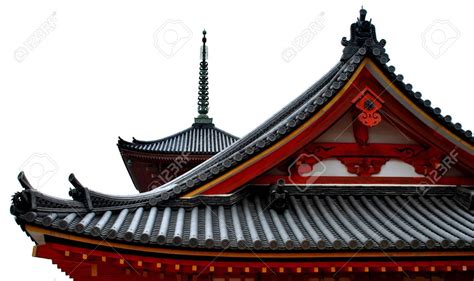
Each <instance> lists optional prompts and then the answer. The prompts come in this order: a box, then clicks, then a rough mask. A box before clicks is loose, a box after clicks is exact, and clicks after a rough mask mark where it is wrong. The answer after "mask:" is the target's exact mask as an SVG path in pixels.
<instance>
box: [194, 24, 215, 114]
mask: <svg viewBox="0 0 474 281" xmlns="http://www.w3.org/2000/svg"><path fill="white" fill-rule="evenodd" d="M206 34H207V32H206V30H203V31H202V35H203V36H202V47H201V63H200V67H199V96H198V113H199V115H198V117H196V118H194V123H212V118H209V117H208V116H207V113H208V112H209V87H208V84H209V83H208V81H207V80H208V77H207V75H208V73H207V56H208V53H207V46H206V42H207V38H206Z"/></svg>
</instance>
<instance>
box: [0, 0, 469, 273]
mask: <svg viewBox="0 0 474 281" xmlns="http://www.w3.org/2000/svg"><path fill="white" fill-rule="evenodd" d="M5 2H6V1H3V2H2V3H1V4H0V35H1V37H0V38H1V40H0V51H1V52H0V71H1V73H0V95H1V101H0V122H1V135H0V142H1V143H0V144H1V149H2V159H1V161H0V180H1V184H0V202H1V203H0V204H1V208H0V210H1V212H0V218H1V234H2V235H1V240H2V242H1V243H2V254H1V259H3V260H4V261H3V262H2V276H4V278H5V277H6V276H8V277H7V278H8V279H13V278H15V279H17V280H30V279H32V278H35V279H36V280H67V278H66V277H65V276H64V274H63V273H61V272H60V271H59V270H58V269H56V267H55V266H53V265H51V264H50V261H49V260H43V259H36V258H32V257H31V248H32V246H33V243H32V242H31V241H30V240H29V238H27V237H26V235H25V234H24V233H22V231H21V230H20V228H19V227H18V226H17V225H16V224H15V222H14V219H13V217H12V216H11V215H10V214H9V212H8V209H9V205H10V202H9V200H10V197H11V195H12V194H13V193H14V192H15V191H19V190H20V189H21V187H20V185H19V184H18V182H17V181H16V176H17V174H18V172H19V171H20V170H21V169H24V170H25V172H26V173H27V175H28V176H30V179H32V180H31V181H32V184H33V185H35V186H36V187H37V188H38V189H40V190H41V191H43V192H45V193H48V194H52V195H56V196H60V197H66V196H67V191H68V189H69V183H68V182H67V176H68V175H69V173H71V172H74V173H75V174H76V176H78V178H79V180H80V181H81V182H82V183H83V184H85V185H86V186H88V187H90V188H92V189H95V190H99V191H102V192H105V193H115V194H130V193H135V192H136V191H135V189H134V187H133V185H132V182H131V181H130V179H129V176H128V173H127V171H126V169H125V166H124V164H123V162H122V159H121V157H120V155H119V152H118V150H117V147H116V142H117V137H118V136H119V135H120V136H122V137H123V138H125V139H128V140H130V139H131V137H132V136H135V137H137V138H139V139H144V140H151V139H156V138H160V137H164V136H167V135H169V134H171V133H175V132H177V131H179V130H182V129H185V128H187V127H188V126H190V125H191V123H192V121H193V118H194V117H195V115H196V100H197V86H198V68H199V66H198V64H199V47H200V45H201V30H202V28H204V27H205V28H206V29H207V31H208V46H209V78H210V84H209V86H210V103H211V108H210V115H211V117H213V118H214V121H215V124H216V125H217V126H218V127H220V128H222V129H224V130H226V131H228V132H230V133H233V134H235V135H237V136H243V135H244V134H245V133H247V132H248V131H250V130H251V129H253V128H254V127H256V126H257V125H258V124H260V123H261V122H263V121H264V120H265V119H266V118H268V117H270V116H271V115H272V113H274V112H276V111H277V110H278V109H280V108H281V107H283V106H284V105H285V104H287V103H288V102H290V101H291V100H292V99H294V98H295V97H297V96H298V95H299V94H300V93H301V92H303V91H304V90H305V89H306V88H307V87H309V86H310V85H311V84H312V83H314V82H315V81H316V80H317V79H319V78H320V77H321V76H322V75H324V74H325V73H326V72H327V71H328V70H329V69H330V68H331V67H332V66H333V65H334V64H336V63H337V61H338V60H339V58H340V55H341V52H342V46H341V45H340V41H341V38H342V36H349V26H350V24H351V23H353V22H354V21H355V19H356V17H357V16H358V11H359V8H360V5H361V4H364V6H365V8H366V9H367V10H368V18H372V19H373V21H372V22H373V23H374V24H375V26H376V27H377V35H378V37H379V39H380V38H385V39H386V40H387V45H386V49H387V52H388V54H389V55H390V58H391V62H390V64H393V65H395V66H396V67H397V73H401V74H403V75H404V76H405V81H406V82H408V83H412V84H413V85H414V90H415V91H421V92H422V94H423V97H424V98H428V99H430V100H431V101H432V103H433V105H434V106H439V107H441V108H442V110H443V112H442V113H443V114H450V115H452V116H453V121H454V122H460V123H462V124H463V127H464V128H467V129H474V120H473V118H472V116H473V115H472V110H473V105H472V100H473V99H472V95H474V93H473V92H472V88H471V85H470V84H471V82H472V79H473V78H472V77H473V73H472V72H473V67H472V65H474V59H473V47H474V40H473V37H474V35H473V33H474V27H473V26H474V25H473V24H472V21H473V20H472V7H470V6H468V3H469V1H463V2H461V1H459V2H456V1H449V2H448V1H445V2H434V1H426V2H424V3H421V2H419V1H396V2H393V1H391V2H384V3H382V1H362V2H361V1H355V2H352V3H350V4H349V3H346V2H342V1H327V2H321V1H300V2H298V3H295V1H292V2H289V1H288V2H277V1H265V2H264V1H238V2H236V3H235V4H229V3H227V2H228V1H225V2H226V3H224V1H220V2H217V1H216V2H210V1H199V2H198V1H190V2H181V1H169V2H167V3H158V2H157V1H127V2H125V1H78V2H75V3H74V4H73V3H72V2H68V3H65V2H66V1H10V2H9V3H5ZM53 13H55V16H54V17H55V19H56V22H55V26H54V28H53V30H49V31H48V32H47V34H46V36H44V37H40V40H39V41H40V42H39V44H36V45H34V46H33V47H31V46H30V45H31V44H30V45H28V42H30V43H31V41H29V40H31V36H35V34H37V33H36V32H37V30H38V29H42V28H44V23H45V22H47V21H48V19H50V17H51V16H52V15H53ZM321 13H324V15H323V16H322V20H323V25H324V27H323V28H322V29H321V30H316V31H317V32H315V33H314V32H313V33H308V31H307V28H308V27H310V26H311V24H312V23H313V22H315V21H317V20H321V15H320V14H321ZM169 20H173V21H176V20H180V21H181V23H182V24H184V26H186V28H188V29H189V30H190V31H191V32H192V35H191V34H182V33H179V32H178V34H177V35H178V36H181V37H183V36H185V37H186V36H187V37H188V39H186V40H185V41H186V42H185V43H184V44H182V46H181V48H180V49H179V50H178V51H176V52H175V53H174V55H172V56H170V57H169V56H168V57H167V56H164V55H163V53H162V52H160V51H159V48H157V45H158V47H160V46H161V47H162V49H164V48H165V47H166V46H165V45H162V44H163V41H160V40H158V42H157V41H156V38H154V34H155V35H156V34H157V32H158V34H160V27H163V28H164V29H161V30H162V31H164V32H167V31H166V30H168V31H169V29H170V26H169V23H170V21H169ZM439 20H447V21H448V22H447V23H448V24H446V22H444V23H445V24H441V25H439V24H438V25H434V26H432V24H433V23H436V22H437V21H439ZM167 23H168V24H167ZM163 25H164V26H163ZM42 26H43V27H42ZM171 28H173V27H171ZM157 30H158V31H157ZM305 30H306V31H305ZM443 32H444V34H445V35H447V36H448V37H451V39H450V40H448V41H446V40H443ZM424 33H425V34H426V35H427V36H425V38H426V39H425V43H426V44H425V45H426V46H425V47H423V39H422V34H424ZM304 34H306V35H308V34H310V35H312V36H311V37H313V38H312V39H311V40H309V42H306V43H303V46H304V47H303V48H301V50H299V51H298V52H297V53H296V56H295V57H294V58H293V59H292V60H290V61H289V62H287V61H285V60H284V59H283V58H282V53H283V51H284V50H285V49H287V48H288V47H292V46H293V47H294V42H295V41H296V42H299V41H298V40H299V39H298V38H301V36H302V35H304ZM453 34H454V35H453ZM161 35H163V34H161ZM172 36H173V33H172V32H171V33H169V32H168V33H166V36H165V37H166V39H167V40H171V39H172ZM25 42H27V43H25ZM181 42H183V41H181ZM36 43H38V42H36ZM160 44H161V45H160ZM300 47H301V46H300ZM18 48H20V51H21V50H23V51H24V49H25V48H26V49H27V51H28V53H27V55H26V56H23V57H20V58H19V56H20V55H22V53H18V51H16V50H17V49H18ZM440 48H441V49H440ZM439 50H441V52H442V54H441V55H440V56H438V55H436V54H437V51H439ZM162 51H163V50H162ZM430 52H431V53H435V56H433V55H432V54H430ZM165 54H166V51H165ZM15 56H16V57H15ZM42 154H43V156H44V155H46V156H45V157H43V158H41V157H38V155H42ZM31 157H33V158H31ZM37 162H39V163H40V164H44V167H46V170H47V171H50V173H47V174H42V173H41V169H40V168H41V167H39V166H38V165H35V163H37ZM47 165H50V167H51V168H48V167H47ZM35 175H40V176H39V177H38V178H34V176H35ZM41 175H45V176H44V177H41ZM32 176H33V178H31V177H32Z"/></svg>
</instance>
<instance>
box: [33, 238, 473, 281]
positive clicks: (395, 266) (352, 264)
mask: <svg viewBox="0 0 474 281" xmlns="http://www.w3.org/2000/svg"><path fill="white" fill-rule="evenodd" d="M374 254H375V255H376V256H377V255H379V256H380V257H378V258H377V260H375V261H374V260H373V259H371V258H359V257H358V256H357V253H356V254H355V255H354V257H353V258H351V259H347V257H346V258H343V259H337V253H334V257H332V258H331V260H327V259H324V258H318V259H307V260H304V261H289V260H288V259H284V260H282V261H265V262H262V260H261V259H260V258H259V257H258V253H256V254H255V256H256V258H255V259H252V260H248V259H234V260H232V261H228V260H227V261H224V260H221V259H219V258H214V259H213V260H201V259H174V258H163V257H159V256H156V255H154V256H150V255H133V254H126V253H120V252H119V251H118V250H113V251H105V250H101V249H97V248H95V249H93V250H92V249H88V248H81V247H73V246H68V245H63V244H56V243H47V244H45V245H41V246H37V247H36V250H35V255H36V256H37V257H42V258H47V259H51V260H52V262H53V263H54V264H56V265H57V266H58V268H60V269H61V270H62V271H63V272H65V273H66V274H67V275H68V276H70V277H71V278H73V279H74V280H76V281H82V280H119V281H120V280H156V279H161V280H183V281H184V280H214V278H239V280H243V279H244V278H253V279H254V280H257V279H259V280H264V279H265V278H269V279H268V280H288V278H291V277H293V278H310V277H311V278H323V277H324V276H332V277H333V278H335V277H343V276H346V275H347V274H356V273H367V272H371V273H372V274H374V273H384V272H387V273H388V272H389V273H390V274H392V276H397V274H402V273H403V274H406V275H408V274H410V275H412V276H418V275H420V276H424V274H426V273H430V272H437V273H444V274H445V275H446V274H447V275H446V276H451V275H452V276H455V277H457V278H461V279H457V280H464V279H462V278H464V277H465V276H468V273H469V271H472V270H474V261H472V260H463V258H462V256H459V257H457V256H453V257H444V258H443V259H440V260H439V259H433V258H431V257H429V256H427V255H426V256H424V257H423V256H420V255H418V257H417V260H412V259H410V258H397V257H396V255H392V254H391V253H390V252H384V253H382V252H380V253H377V252H375V253H374ZM216 256H217V257H218V253H216ZM463 273H466V274H463ZM339 274H341V275H339ZM471 274H472V272H471ZM361 276H363V275H361ZM400 276H401V275H400ZM240 278H242V279H240ZM389 280H390V279H389ZM448 280H449V279H448ZM466 280H467V279H466ZM469 280H470V279H469Z"/></svg>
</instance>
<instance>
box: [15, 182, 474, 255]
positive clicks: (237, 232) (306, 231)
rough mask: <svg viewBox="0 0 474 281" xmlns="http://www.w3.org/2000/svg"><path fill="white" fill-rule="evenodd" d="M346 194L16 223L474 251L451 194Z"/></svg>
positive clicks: (265, 244) (274, 242)
mask: <svg viewBox="0 0 474 281" xmlns="http://www.w3.org/2000/svg"><path fill="white" fill-rule="evenodd" d="M335 189H336V190H337V188H335ZM453 189H454V188H453ZM347 190H348V189H347V188H346V191H345V192H344V191H342V192H341V191H339V193H340V194H341V195H336V194H337V192H334V193H332V194H326V195H324V194H316V195H314V194H296V195H295V194H294V195H291V196H289V200H288V207H287V208H286V209H285V210H283V211H279V210H277V209H274V208H273V207H272V205H269V202H268V199H267V198H268V196H262V195H255V194H253V195H250V196H243V197H242V198H241V200H240V201H239V202H237V203H234V204H229V205H223V204H209V205H205V204H204V205H203V204H201V205H197V206H194V207H192V206H190V207H176V206H175V207H170V206H156V207H133V206H123V207H122V208H120V209H116V210H113V209H109V210H106V211H105V210H104V211H88V210H87V208H85V206H82V207H81V206H80V205H81V204H77V203H78V202H76V201H73V202H75V203H74V204H75V205H74V207H72V206H73V205H70V207H68V208H66V207H64V206H54V205H49V207H48V208H44V207H41V206H38V208H37V210H32V211H29V212H26V213H24V214H17V219H18V220H19V221H20V222H29V223H32V224H36V225H38V226H41V227H46V228H50V229H56V230H57V231H60V232H69V233H75V234H78V235H84V236H90V237H92V238H93V237H99V236H100V237H102V238H103V239H107V240H110V241H118V242H120V241H122V242H127V243H137V244H150V245H166V246H172V247H195V248H212V249H222V248H227V247H230V248H235V249H245V248H252V249H255V250H275V251H279V250H296V249H298V250H311V249H312V250H324V249H332V250H344V249H345V250H347V249H352V250H354V249H357V248H366V249H370V248H381V249H390V248H391V249H434V248H443V249H448V248H473V247H474V228H473V225H474V212H473V211H472V210H471V211H469V210H465V209H463V208H462V207H461V206H460V205H458V204H457V203H456V201H455V199H454V196H455V195H454V193H453V192H446V189H445V190H444V191H441V192H438V193H433V194H431V195H427V196H421V195H419V194H416V193H412V194H411V195H408V196H407V195H403V194H402V192H400V191H399V192H393V191H390V192H385V193H384V192H383V191H379V193H378V195H377V194H374V195H371V194H368V193H366V194H365V195H361V190H359V189H357V188H354V190H355V192H353V195H350V194H349V193H350V192H347ZM447 190H449V189H447ZM451 190H452V189H451ZM443 192H444V193H443ZM43 200H46V201H47V199H45V198H43ZM43 203H44V202H43ZM39 204H40V205H41V204H42V203H39Z"/></svg>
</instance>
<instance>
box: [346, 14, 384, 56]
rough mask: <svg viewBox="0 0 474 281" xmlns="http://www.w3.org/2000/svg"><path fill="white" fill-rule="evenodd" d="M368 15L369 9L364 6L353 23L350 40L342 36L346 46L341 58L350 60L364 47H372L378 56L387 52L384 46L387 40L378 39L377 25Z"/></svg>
mask: <svg viewBox="0 0 474 281" xmlns="http://www.w3.org/2000/svg"><path fill="white" fill-rule="evenodd" d="M366 16H367V10H365V9H364V7H363V6H362V7H361V9H360V11H359V17H358V18H357V21H356V22H355V23H353V24H351V37H350V40H347V38H346V37H343V38H342V41H341V44H342V45H343V46H344V47H345V48H344V50H343V54H342V57H341V60H348V59H349V58H351V57H352V56H353V55H354V54H355V53H357V52H358V51H359V49H360V48H363V47H365V48H369V49H371V50H372V53H373V54H374V55H376V56H379V55H380V54H382V53H385V49H384V46H385V44H386V41H385V40H384V39H382V40H380V41H378V40H377V34H376V32H375V26H374V25H373V24H372V19H370V20H367V19H366ZM387 59H388V57H387ZM387 61H388V60H387Z"/></svg>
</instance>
